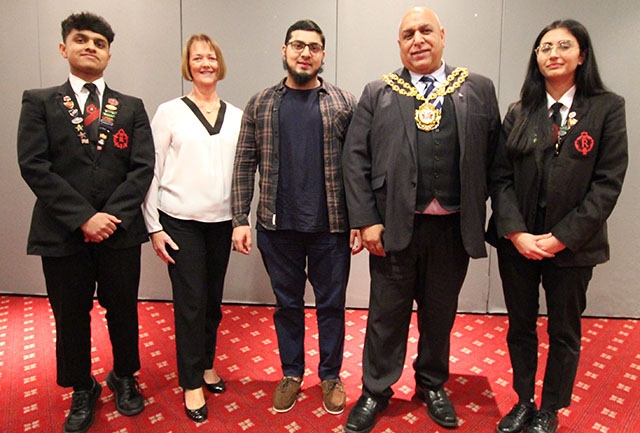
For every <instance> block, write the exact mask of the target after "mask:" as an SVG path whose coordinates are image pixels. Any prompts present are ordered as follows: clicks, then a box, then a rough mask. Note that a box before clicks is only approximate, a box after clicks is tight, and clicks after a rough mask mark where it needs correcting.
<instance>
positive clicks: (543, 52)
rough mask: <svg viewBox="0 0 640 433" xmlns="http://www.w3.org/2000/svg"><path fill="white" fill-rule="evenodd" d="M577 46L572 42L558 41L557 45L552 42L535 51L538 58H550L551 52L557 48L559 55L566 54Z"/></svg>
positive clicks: (538, 47)
mask: <svg viewBox="0 0 640 433" xmlns="http://www.w3.org/2000/svg"><path fill="white" fill-rule="evenodd" d="M574 46H575V44H574V43H573V42H571V41H558V43H556V44H555V45H554V44H552V43H551V42H547V43H544V44H541V45H538V46H537V47H536V49H535V50H533V51H535V52H536V55H538V56H549V55H551V51H553V48H554V47H555V49H556V52H557V53H558V54H566V53H568V52H569V50H571V48H573V47H574Z"/></svg>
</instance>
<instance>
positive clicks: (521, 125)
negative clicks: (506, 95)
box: [507, 19, 606, 153]
mask: <svg viewBox="0 0 640 433" xmlns="http://www.w3.org/2000/svg"><path fill="white" fill-rule="evenodd" d="M558 28H564V29H567V30H568V31H569V33H571V34H572V35H573V36H574V37H575V38H576V40H577V41H578V46H579V48H580V55H581V56H582V58H583V61H582V64H581V65H578V67H577V68H576V72H575V84H576V96H593V95H596V94H598V93H602V92H605V91H606V88H605V86H604V84H603V83H602V79H601V78H600V73H599V72H598V64H597V63H596V57H595V54H594V51H593V45H592V44H591V38H590V37H589V32H588V31H587V29H586V28H585V26H583V25H582V24H580V23H579V22H578V21H576V20H572V19H564V20H556V21H554V22H552V23H551V24H549V25H548V26H546V27H545V28H543V29H542V30H541V31H540V33H539V34H538V37H536V40H535V42H534V43H533V47H532V49H531V54H530V56H529V65H528V67H527V73H526V76H525V79H524V83H523V84H522V89H521V90H520V105H521V107H520V108H521V110H522V113H521V116H520V117H519V119H518V120H517V121H516V123H515V124H514V127H513V131H512V132H511V134H510V136H509V139H508V141H507V147H508V148H509V150H511V151H514V152H516V153H529V152H531V151H532V150H533V149H534V148H536V147H540V144H541V143H542V145H543V146H546V145H548V144H549V143H551V141H552V133H551V129H550V128H548V127H547V124H548V117H549V116H548V112H547V93H546V92H547V91H546V85H545V78H544V76H543V75H542V73H541V72H540V68H539V67H538V59H537V55H536V53H535V48H536V47H537V46H538V45H540V41H541V40H542V37H543V36H544V35H546V34H547V33H548V32H549V31H551V30H554V29H558ZM533 137H536V140H535V141H534V140H533Z"/></svg>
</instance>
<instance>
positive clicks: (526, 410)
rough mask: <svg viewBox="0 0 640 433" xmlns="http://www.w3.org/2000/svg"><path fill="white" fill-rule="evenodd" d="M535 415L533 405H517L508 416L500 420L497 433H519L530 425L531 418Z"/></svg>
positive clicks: (534, 406)
mask: <svg viewBox="0 0 640 433" xmlns="http://www.w3.org/2000/svg"><path fill="white" fill-rule="evenodd" d="M535 414H536V405H535V404H533V403H529V404H524V403H518V404H516V405H515V406H513V408H511V410H510V411H509V413H508V414H506V415H505V416H504V418H502V419H501V420H500V423H499V424H498V429H497V432H498V433H520V432H521V431H523V429H524V428H525V427H526V426H528V425H529V424H530V423H531V420H532V419H533V416H534V415H535Z"/></svg>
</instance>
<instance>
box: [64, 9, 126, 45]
mask: <svg viewBox="0 0 640 433" xmlns="http://www.w3.org/2000/svg"><path fill="white" fill-rule="evenodd" d="M61 27H62V42H65V41H66V40H67V36H69V33H71V31H72V30H90V31H92V32H95V33H98V34H101V35H102V36H104V37H105V38H106V39H107V42H109V45H111V42H113V38H115V36H116V35H115V33H113V29H112V28H111V26H110V25H109V23H108V22H107V20H105V19H104V18H102V17H101V16H99V15H96V14H93V13H91V12H80V13H77V14H71V15H69V16H68V17H67V18H65V19H64V21H62V23H61Z"/></svg>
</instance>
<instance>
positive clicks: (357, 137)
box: [343, 66, 500, 258]
mask: <svg viewBox="0 0 640 433" xmlns="http://www.w3.org/2000/svg"><path fill="white" fill-rule="evenodd" d="M453 69H454V68H453V67H448V66H447V67H446V72H447V74H450V73H451V72H452V71H453ZM396 74H398V75H399V76H401V77H402V78H404V79H405V81H410V78H409V73H408V71H407V70H406V69H404V68H402V69H399V70H397V71H396ZM449 97H450V98H452V100H453V104H454V107H455V115H456V122H457V127H458V137H459V145H460V182H461V197H460V206H461V210H460V217H461V226H462V227H461V229H462V238H463V242H464V246H465V249H466V251H467V253H468V254H469V256H470V257H473V258H478V257H486V255H487V251H486V247H485V244H484V226H485V219H486V200H487V180H486V179H487V168H488V167H489V165H490V163H491V160H492V158H493V153H494V151H495V148H496V145H497V142H498V137H499V133H500V113H499V109H498V102H497V100H496V95H495V89H494V86H493V83H492V82H491V80H489V79H488V78H486V77H483V76H481V75H477V74H473V73H470V74H469V76H468V77H467V79H466V81H465V82H464V83H463V84H462V86H461V87H460V88H459V89H457V90H456V91H455V92H454V93H452V94H451V95H450V96H449ZM414 101H415V99H414V98H411V97H408V96H403V95H400V94H398V93H397V92H395V91H393V89H392V88H391V87H390V86H389V85H387V84H386V83H385V82H384V81H382V80H377V81H374V82H371V83H369V84H367V85H366V87H365V88H364V91H363V92H362V96H361V98H360V101H359V103H358V107H357V108H356V111H355V113H354V116H353V119H352V121H351V125H350V127H349V131H348V133H347V138H346V142H345V145H344V153H343V171H344V176H345V188H346V195H347V206H348V208H349V222H350V224H351V227H352V228H361V227H365V226H369V225H372V224H380V223H381V224H383V225H384V226H385V232H384V238H383V242H384V247H385V251H387V252H393V251H400V250H403V249H404V248H406V247H407V246H408V244H409V242H410V240H411V237H412V233H413V222H414V218H415V206H416V193H417V185H418V159H417V158H418V157H417V148H416V146H417V127H416V123H415V120H414V110H415V102H414ZM444 114H445V115H446V113H444Z"/></svg>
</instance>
